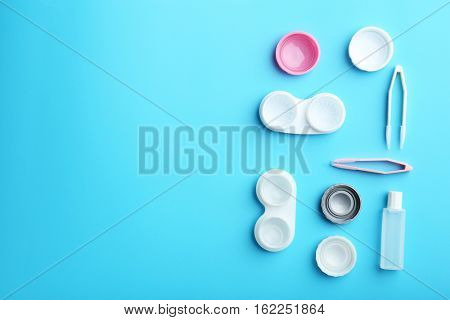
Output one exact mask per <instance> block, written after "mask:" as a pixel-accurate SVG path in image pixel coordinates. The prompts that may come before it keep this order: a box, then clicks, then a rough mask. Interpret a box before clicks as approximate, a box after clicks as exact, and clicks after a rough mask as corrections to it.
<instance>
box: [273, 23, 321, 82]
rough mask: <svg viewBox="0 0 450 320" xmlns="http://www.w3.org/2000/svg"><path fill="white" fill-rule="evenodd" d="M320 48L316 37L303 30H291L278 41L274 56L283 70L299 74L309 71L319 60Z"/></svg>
mask: <svg viewBox="0 0 450 320" xmlns="http://www.w3.org/2000/svg"><path fill="white" fill-rule="evenodd" d="M319 56H320V49H319V44H318V43H317V41H316V39H314V37H313V36H311V35H310V34H307V33H305V32H299V31H296V32H291V33H288V34H287V35H285V36H284V37H283V38H281V40H280V41H279V42H278V45H277V48H276V52H275V58H276V60H277V63H278V65H279V66H280V68H281V69H282V70H284V71H285V72H287V73H289V74H292V75H301V74H305V73H307V72H309V71H311V70H312V69H313V68H314V67H315V66H316V64H317V62H318V61H319Z"/></svg>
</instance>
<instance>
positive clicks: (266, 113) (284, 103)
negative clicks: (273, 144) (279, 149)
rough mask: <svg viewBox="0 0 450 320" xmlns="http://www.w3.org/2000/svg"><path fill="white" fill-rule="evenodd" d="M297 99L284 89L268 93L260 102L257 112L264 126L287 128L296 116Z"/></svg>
mask: <svg viewBox="0 0 450 320" xmlns="http://www.w3.org/2000/svg"><path fill="white" fill-rule="evenodd" d="M296 104H297V99H296V98H295V97H294V96H293V95H292V94H290V93H289V92H286V91H274V92H271V93H269V94H268V95H267V96H266V97H265V98H264V99H263V101H262V102H261V106H260V108H259V114H260V117H261V120H262V121H263V123H264V124H265V125H266V126H270V127H272V128H277V129H285V128H288V127H289V126H290V125H291V124H292V123H293V122H294V120H295V117H296V116H297V111H298V109H297V107H296Z"/></svg>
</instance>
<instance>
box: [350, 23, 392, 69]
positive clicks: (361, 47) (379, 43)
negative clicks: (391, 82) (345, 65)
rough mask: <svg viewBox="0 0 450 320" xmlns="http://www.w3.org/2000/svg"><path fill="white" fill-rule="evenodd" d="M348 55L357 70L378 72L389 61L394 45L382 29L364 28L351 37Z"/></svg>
mask: <svg viewBox="0 0 450 320" xmlns="http://www.w3.org/2000/svg"><path fill="white" fill-rule="evenodd" d="M348 54H349V56H350V59H351V60H352V63H353V64H354V65H355V66H356V67H357V68H359V69H361V70H364V71H378V70H380V69H382V68H384V67H385V66H386V65H387V64H388V63H389V61H390V60H391V58H392V55H393V54H394V43H393V42H392V39H391V37H390V36H389V34H388V33H387V32H386V31H384V30H383V29H380V28H377V27H365V28H362V29H360V30H359V31H358V32H356V33H355V35H354V36H353V37H352V40H351V41H350V44H349V46H348Z"/></svg>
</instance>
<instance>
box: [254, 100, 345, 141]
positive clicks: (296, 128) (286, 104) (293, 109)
mask: <svg viewBox="0 0 450 320" xmlns="http://www.w3.org/2000/svg"><path fill="white" fill-rule="evenodd" d="M259 116H260V118H261V121H262V122H263V124H264V125H265V126H266V127H267V128H269V129H270V130H273V131H278V132H284V133H292V134H325V133H331V132H334V131H336V130H338V129H339V128H340V127H341V126H342V124H343V123H344V120H345V106H344V103H343V102H342V101H341V100H340V99H339V98H338V97H337V96H335V95H334V94H331V93H319V94H317V95H315V96H313V97H312V98H310V99H304V100H303V99H299V98H297V97H295V96H293V95H292V94H290V93H289V92H286V91H273V92H271V93H269V94H268V95H266V96H265V97H264V99H263V100H262V101H261V105H260V107H259Z"/></svg>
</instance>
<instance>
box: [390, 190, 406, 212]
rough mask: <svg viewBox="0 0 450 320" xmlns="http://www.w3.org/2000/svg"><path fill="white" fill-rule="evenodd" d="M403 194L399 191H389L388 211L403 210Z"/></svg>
mask: <svg viewBox="0 0 450 320" xmlns="http://www.w3.org/2000/svg"><path fill="white" fill-rule="evenodd" d="M402 198H403V193H402V192H399V191H389V193H388V201H387V207H388V209H393V210H401V209H402Z"/></svg>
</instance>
